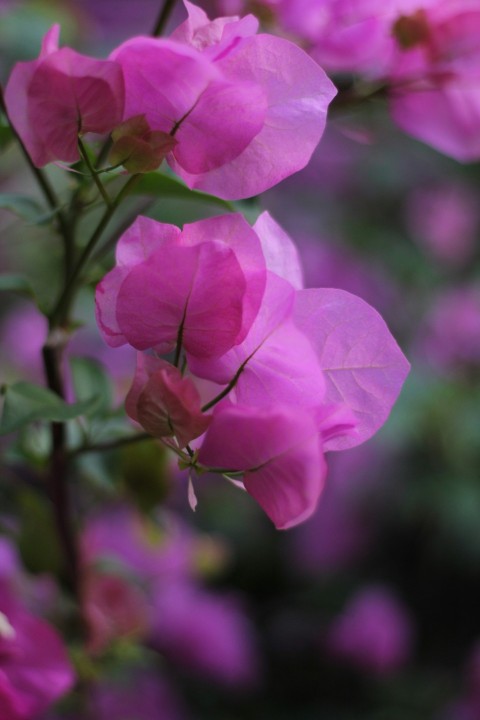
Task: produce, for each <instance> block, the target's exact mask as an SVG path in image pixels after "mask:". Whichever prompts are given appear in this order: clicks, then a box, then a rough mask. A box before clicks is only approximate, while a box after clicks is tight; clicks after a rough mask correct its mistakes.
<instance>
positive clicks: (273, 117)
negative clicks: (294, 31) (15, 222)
mask: <svg viewBox="0 0 480 720" xmlns="http://www.w3.org/2000/svg"><path fill="white" fill-rule="evenodd" d="M186 6H187V10H188V13H189V19H188V20H187V21H186V22H185V23H184V24H183V25H182V26H180V28H178V29H177V31H175V32H174V33H173V35H172V37H171V39H170V40H154V39H150V38H134V39H132V40H129V41H127V42H126V43H124V44H123V45H121V46H120V47H119V48H117V50H116V51H115V52H114V53H113V54H112V58H113V59H115V60H116V61H118V62H119V63H120V64H121V65H122V68H123V70H124V73H125V79H126V88H127V90H126V93H127V95H126V97H127V99H126V111H125V117H128V116H130V115H137V114H139V113H143V114H145V115H146V117H147V120H148V122H149V124H150V126H151V127H152V128H153V129H155V130H163V131H165V132H170V133H172V134H174V135H175V138H176V139H177V140H178V146H176V147H175V149H174V150H173V152H172V153H171V154H170V155H169V156H168V161H169V163H170V165H171V166H172V168H173V169H174V170H175V171H176V172H177V173H178V174H179V175H180V176H181V177H182V178H183V179H184V180H185V182H186V183H187V185H189V187H193V188H200V189H203V190H207V191H208V192H211V193H213V194H215V195H217V196H219V197H223V198H227V199H239V198H243V197H250V196H252V195H256V194H258V193H260V192H263V191H264V190H266V189H267V188H269V187H271V186H272V185H275V184H276V183H278V182H280V181H281V180H282V179H283V178H285V177H287V176H288V175H291V174H292V173H294V172H297V171H298V170H301V169H302V168H303V167H304V166H305V165H306V164H307V163H308V161H309V159H310V157H311V155H312V152H313V150H314V149H315V147H316V145H317V144H318V142H319V140H320V138H321V136H322V133H323V129H324V126H325V120H326V112H327V107H328V104H329V102H330V101H331V100H332V98H333V97H334V95H335V92H336V91H335V88H334V86H333V84H332V83H331V82H330V80H329V79H328V78H327V76H326V75H325V73H324V72H323V70H322V69H321V68H320V67H319V66H318V65H317V64H316V63H315V62H314V61H312V60H311V59H310V58H309V57H308V56H307V55H306V53H304V52H303V50H301V49H300V48H298V47H296V46H295V45H293V44H292V43H290V42H288V41H287V40H283V39H281V38H277V37H273V36H269V35H258V36H255V34H254V33H255V32H256V29H257V25H258V23H257V21H256V20H255V19H254V18H253V17H252V16H247V17H246V18H243V19H242V20H238V19H237V18H217V19H216V20H213V21H209V19H208V17H207V16H206V14H205V13H204V12H203V11H202V10H200V9H199V8H197V7H195V6H194V5H192V4H191V3H186ZM157 77H159V78H162V81H161V82H158V83H157V82H156V81H155V78H157Z"/></svg>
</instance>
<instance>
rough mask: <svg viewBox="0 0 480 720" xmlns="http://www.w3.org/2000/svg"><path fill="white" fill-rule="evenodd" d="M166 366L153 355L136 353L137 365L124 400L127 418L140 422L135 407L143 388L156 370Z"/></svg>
mask: <svg viewBox="0 0 480 720" xmlns="http://www.w3.org/2000/svg"><path fill="white" fill-rule="evenodd" d="M165 365H168V363H166V362H165V360H161V359H160V358H157V357H156V356H155V355H146V354H145V353H141V352H139V353H137V363H136V367H135V376H134V378H133V383H132V386H131V388H130V390H129V391H128V394H127V397H126V398H125V410H126V412H127V415H128V417H130V418H132V420H135V422H140V421H139V419H138V413H137V406H138V399H139V397H140V395H141V394H142V391H143V388H144V387H145V385H146V384H147V382H148V380H149V378H150V377H151V376H152V375H153V373H154V372H156V371H157V370H161V369H163V368H164V367H165Z"/></svg>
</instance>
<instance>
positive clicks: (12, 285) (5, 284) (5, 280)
mask: <svg viewBox="0 0 480 720" xmlns="http://www.w3.org/2000/svg"><path fill="white" fill-rule="evenodd" d="M2 291H3V292H15V293H21V294H22V295H28V297H34V293H33V290H32V286H31V285H30V282H29V281H28V280H27V278H26V277H24V276H23V275H15V274H10V273H9V274H5V275H0V292H2Z"/></svg>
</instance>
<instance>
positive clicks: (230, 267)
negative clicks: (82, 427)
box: [97, 215, 265, 357]
mask: <svg viewBox="0 0 480 720" xmlns="http://www.w3.org/2000/svg"><path fill="white" fill-rule="evenodd" d="M217 277H221V278H222V281H221V282H218V281H216V278H217ZM264 283H265V270H264V261H263V256H262V253H261V248H260V243H259V240H258V238H257V236H256V235H255V233H254V232H253V230H252V229H251V228H250V227H249V226H248V225H247V223H246V222H245V220H243V218H242V217H241V216H240V215H228V216H225V217H220V218H212V219H209V220H203V221H200V222H198V223H193V224H192V225H187V226H185V228H184V232H183V233H180V231H179V230H178V229H177V228H174V227H173V226H170V225H163V224H162V223H156V222H155V221H150V220H148V219H146V218H138V219H137V220H136V221H135V222H134V223H133V225H132V226H131V228H130V229H129V230H128V231H127V232H126V233H125V234H124V236H123V237H122V238H121V240H120V241H119V244H118V247H117V267H116V268H114V270H112V271H111V272H110V273H109V274H108V275H107V276H106V277H105V278H104V279H103V280H102V282H101V283H100V285H99V287H98V289H97V319H98V322H99V326H100V329H101V330H102V331H103V333H104V336H105V339H106V340H107V342H108V343H109V344H111V345H113V346H115V345H120V344H122V343H123V342H126V341H127V342H129V343H130V344H131V345H133V346H134V347H136V348H137V349H139V350H145V349H147V348H152V347H154V348H155V349H156V350H157V351H158V352H160V353H165V352H169V351H170V350H172V349H173V348H174V347H175V346H176V345H177V343H178V342H182V344H183V346H184V347H185V350H186V351H187V352H188V353H190V354H192V355H193V356H198V357H215V356H219V355H222V354H223V353H224V352H226V351H227V350H228V349H229V348H230V347H232V346H233V345H235V344H236V343H238V342H240V341H241V340H242V339H243V337H244V336H245V334H246V332H247V331H248V329H249V326H250V324H251V322H252V321H253V318H254V316H255V314H256V313H257V312H258V307H259V305H260V301H261V298H262V295H263V289H264Z"/></svg>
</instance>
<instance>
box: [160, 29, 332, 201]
mask: <svg viewBox="0 0 480 720" xmlns="http://www.w3.org/2000/svg"><path fill="white" fill-rule="evenodd" d="M215 64H216V65H217V66H218V67H219V68H220V69H221V70H222V71H223V72H224V75H225V77H226V78H227V79H228V80H230V81H232V82H233V81H238V82H255V83H258V85H260V87H261V88H262V89H263V90H264V92H265V94H266V97H267V104H268V110H267V113H266V116H265V123H264V126H263V128H262V130H261V131H260V132H259V133H258V135H256V136H255V137H254V139H253V140H252V142H251V143H250V144H249V145H248V146H247V148H246V149H245V150H244V151H243V152H242V153H241V154H240V155H239V156H238V157H237V158H235V160H233V161H232V162H229V163H228V164H226V165H224V166H222V167H220V168H217V169H216V170H212V171H211V172H209V173H203V174H197V175H196V174H191V173H186V172H185V171H184V170H183V169H182V168H181V167H180V166H179V165H178V163H173V164H172V166H173V168H174V170H175V171H176V172H178V174H179V175H180V176H181V177H182V178H183V179H184V180H185V182H186V183H187V185H189V187H193V188H199V189H202V190H206V191H207V192H211V193H213V194H215V195H218V196H219V197H222V198H226V199H230V200H236V199H241V198H245V197H251V196H252V195H257V194H258V193H261V192H263V191H264V190H266V189H267V188H269V187H271V186H272V185H275V184H277V183H278V182H280V181H281V180H283V178H285V177H287V176H288V175H291V174H292V173H294V172H297V171H298V170H301V169H302V168H303V167H305V165H306V164H307V163H308V161H309V160H310V157H311V155H312V153H313V151H314V149H315V147H316V146H317V144H318V142H319V140H320V138H321V136H322V134H323V130H324V127H325V121H326V116H327V107H328V104H329V103H330V101H331V100H332V99H333V97H334V96H335V94H336V90H335V87H334V86H333V84H332V82H331V81H330V80H329V79H328V77H327V76H326V75H325V73H324V72H323V70H322V69H321V68H320V67H319V66H318V65H317V63H315V62H314V61H313V60H312V59H311V58H310V57H309V56H308V55H307V54H306V53H305V52H304V51H303V50H301V49H300V48H299V47H297V46H296V45H294V44H293V43H290V42H289V41H287V40H284V39H282V38H277V37H273V36H270V35H257V36H254V37H251V38H248V39H247V40H246V41H245V42H244V43H243V45H241V46H240V47H239V48H238V49H236V51H235V52H232V53H229V54H227V55H226V57H225V58H224V59H222V60H221V61H218V62H216V63H215Z"/></svg>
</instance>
